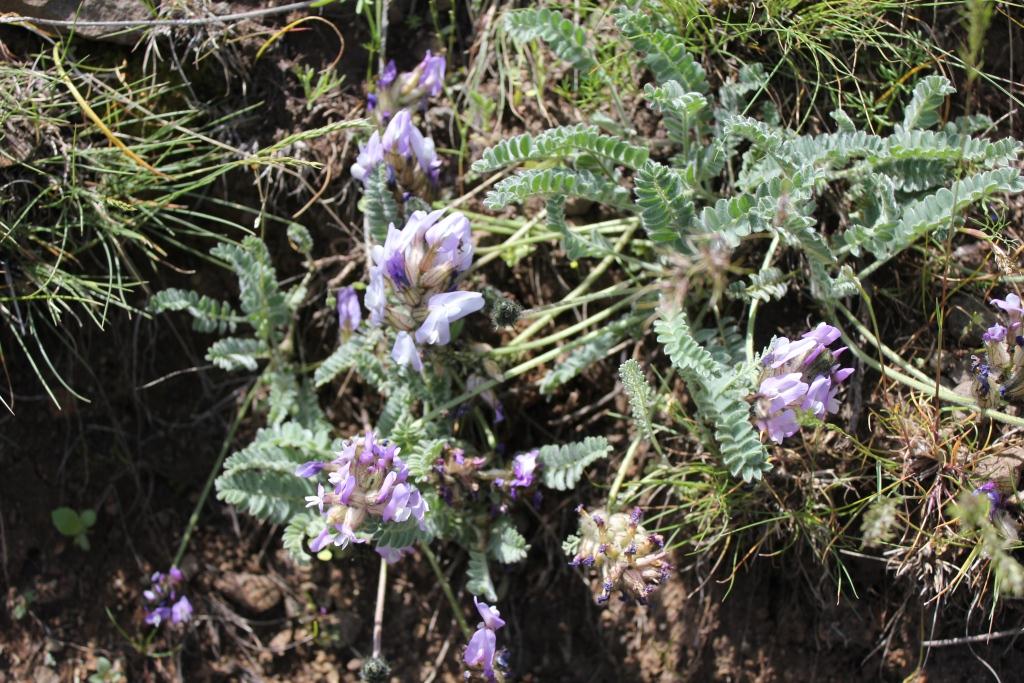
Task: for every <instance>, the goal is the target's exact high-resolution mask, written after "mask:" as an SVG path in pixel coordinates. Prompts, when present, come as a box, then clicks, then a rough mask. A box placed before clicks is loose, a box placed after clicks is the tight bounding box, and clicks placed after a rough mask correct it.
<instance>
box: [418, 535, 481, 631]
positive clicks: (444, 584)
mask: <svg viewBox="0 0 1024 683" xmlns="http://www.w3.org/2000/svg"><path fill="white" fill-rule="evenodd" d="M419 545H420V550H421V551H423V555H424V556H425V557H426V558H427V562H429V563H430V568H431V569H433V570H434V576H436V577H437V583H438V584H439V585H440V586H441V592H442V593H444V596H445V597H446V598H448V604H449V605H450V606H451V608H452V614H454V615H455V621H457V622H458V623H459V628H460V629H461V630H462V636H463V637H464V638H465V639H466V642H469V639H470V638H472V637H473V631H472V630H471V629H470V628H469V624H467V623H466V617H464V616H463V615H462V608H461V607H460V606H459V601H458V600H456V599H455V593H453V592H452V586H451V584H450V583H448V577H446V576H445V575H444V572H443V571H441V565H440V564H439V563H438V561H437V557H436V556H435V555H434V553H433V551H431V550H430V546H428V545H427V544H426V543H424V542H423V541H420V542H419Z"/></svg>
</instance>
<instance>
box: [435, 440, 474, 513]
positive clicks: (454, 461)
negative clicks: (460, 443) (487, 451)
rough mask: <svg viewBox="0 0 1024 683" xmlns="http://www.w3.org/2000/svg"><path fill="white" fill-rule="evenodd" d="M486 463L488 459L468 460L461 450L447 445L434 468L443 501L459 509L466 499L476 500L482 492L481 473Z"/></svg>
mask: <svg viewBox="0 0 1024 683" xmlns="http://www.w3.org/2000/svg"><path fill="white" fill-rule="evenodd" d="M486 462H487V458H481V457H476V458H468V457H466V452H465V451H463V450H462V449H461V448H452V447H450V446H447V445H446V446H445V451H444V454H443V455H442V456H440V457H438V458H437V460H436V461H434V468H433V469H434V474H435V475H436V477H437V492H438V494H439V495H440V496H441V500H443V501H444V502H445V503H447V504H448V505H449V506H450V507H459V506H461V505H462V503H463V501H464V500H465V499H466V498H469V499H476V498H477V497H478V495H479V492H480V481H479V472H480V470H481V468H482V467H483V466H484V464H485V463H486Z"/></svg>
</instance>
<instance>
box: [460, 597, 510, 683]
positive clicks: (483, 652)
mask: <svg viewBox="0 0 1024 683" xmlns="http://www.w3.org/2000/svg"><path fill="white" fill-rule="evenodd" d="M473 603H474V604H475V605H476V610H477V612H479V613H480V618H481V619H483V621H481V622H480V623H479V624H477V630H476V633H474V634H473V637H472V638H470V639H469V645H467V646H466V652H465V654H464V655H463V657H462V659H463V661H464V662H465V663H466V666H469V667H472V668H474V669H481V670H482V671H483V674H484V677H485V678H486V679H487V680H488V681H493V680H494V655H495V650H496V648H497V644H498V636H497V634H496V633H495V631H497V630H498V629H500V628H501V627H502V626H504V625H505V622H504V620H502V618H501V614H500V612H498V610H497V609H496V608H494V607H491V606H490V605H488V604H487V603H484V602H480V601H479V600H477V599H476V597H475V596H474V597H473Z"/></svg>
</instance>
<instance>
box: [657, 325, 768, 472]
mask: <svg viewBox="0 0 1024 683" xmlns="http://www.w3.org/2000/svg"><path fill="white" fill-rule="evenodd" d="M654 330H655V332H657V334H658V342H659V343H660V344H661V345H662V346H664V348H665V353H667V354H668V357H669V359H670V360H671V361H672V365H674V366H675V368H676V370H678V371H679V374H680V376H681V377H682V378H683V381H684V382H685V383H686V388H687V391H688V392H689V393H690V395H691V396H692V397H693V400H694V403H695V404H696V406H697V411H698V416H699V417H700V419H701V420H702V421H703V422H704V423H705V424H706V425H707V426H708V427H709V428H710V429H713V433H714V441H715V443H714V444H709V446H712V447H713V448H717V450H718V451H719V453H720V455H721V458H722V463H723V464H724V465H725V466H726V468H728V470H729V471H730V472H731V473H732V474H733V475H734V476H738V477H742V478H743V480H744V481H750V480H752V479H760V478H761V474H762V473H763V472H764V471H765V470H767V469H769V465H768V453H767V451H766V450H765V448H764V446H763V445H762V444H761V440H760V438H759V437H758V434H757V431H756V430H755V429H754V425H753V424H752V423H751V421H750V404H748V403H747V401H746V396H747V394H749V393H750V392H751V390H752V389H753V381H752V379H753V378H752V372H751V371H750V369H749V368H746V367H744V366H743V365H740V366H738V367H729V366H727V365H725V364H723V363H721V362H720V361H719V360H716V359H715V357H714V356H713V355H712V354H711V353H710V352H709V351H708V350H707V349H706V348H705V347H704V346H702V345H701V344H700V343H699V342H698V341H697V340H696V339H695V338H694V335H693V333H692V332H691V330H690V325H689V323H688V322H687V320H686V315H685V314H684V313H682V312H680V311H671V312H668V313H663V315H662V317H661V318H660V319H659V320H657V321H656V322H655V323H654Z"/></svg>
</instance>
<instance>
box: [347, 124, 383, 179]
mask: <svg viewBox="0 0 1024 683" xmlns="http://www.w3.org/2000/svg"><path fill="white" fill-rule="evenodd" d="M382 163H384V145H382V144H381V139H380V133H378V132H377V131H374V132H373V135H371V136H370V139H369V140H367V141H366V144H365V145H359V156H357V157H356V163H354V164H352V169H351V170H352V177H353V178H355V179H356V180H358V181H359V182H361V183H363V184H364V185H365V184H366V183H367V182H368V180H367V178H368V177H369V175H370V172H372V171H373V170H374V169H376V168H377V167H378V166H379V165H380V164H382Z"/></svg>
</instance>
